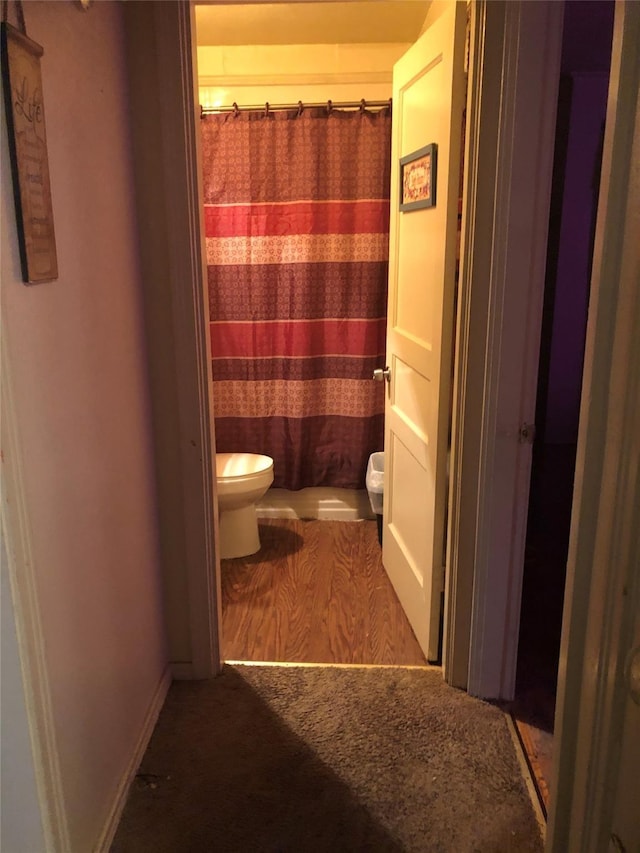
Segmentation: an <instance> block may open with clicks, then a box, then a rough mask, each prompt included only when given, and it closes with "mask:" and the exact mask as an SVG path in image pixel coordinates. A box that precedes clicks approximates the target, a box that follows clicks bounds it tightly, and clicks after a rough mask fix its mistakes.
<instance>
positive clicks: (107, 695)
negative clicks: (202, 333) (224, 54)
mask: <svg viewBox="0 0 640 853" xmlns="http://www.w3.org/2000/svg"><path fill="white" fill-rule="evenodd" d="M25 13H26V22H27V30H28V33H29V35H30V36H31V37H32V38H33V39H35V40H36V41H38V42H39V43H40V44H41V45H43V47H44V57H43V60H42V72H43V89H44V98H45V109H46V123H47V137H48V149H49V168H50V174H51V185H52V195H53V207H54V219H55V229H56V238H57V250H58V268H59V274H60V275H59V279H58V280H57V281H55V282H52V283H49V284H40V285H35V286H25V285H24V284H22V283H21V278H20V264H19V256H18V248H17V237H16V229H15V217H14V210H13V196H12V191H11V180H10V170H9V163H8V157H7V156H6V152H7V139H6V126H5V123H4V117H3V122H2V143H1V144H2V192H1V199H2V208H1V215H2V261H1V262H2V328H3V334H4V335H5V336H6V344H7V360H6V362H5V363H4V364H3V366H2V369H3V375H5V376H6V375H10V378H11V381H12V385H13V388H14V400H15V409H16V415H17V421H18V425H19V431H20V439H21V450H22V456H23V462H24V487H25V493H26V501H27V512H28V516H29V521H30V525H31V530H32V534H33V541H32V546H33V559H34V566H35V571H36V575H37V586H38V596H39V601H40V606H41V611H42V621H43V626H42V627H43V632H44V641H45V646H46V655H47V666H48V671H49V677H50V683H51V690H52V703H53V716H54V721H55V731H56V735H57V739H58V746H59V752H60V760H61V770H62V783H63V788H64V795H65V800H66V806H67V811H68V818H69V826H70V834H71V841H72V847H73V850H78V851H80V850H82V851H84V850H90V849H93V847H94V845H95V842H96V840H97V837H98V834H99V832H100V831H101V829H102V827H103V825H104V822H105V820H106V818H107V811H108V809H109V808H110V806H111V805H112V801H113V797H114V795H115V792H116V788H117V785H118V783H119V782H120V779H121V777H122V774H123V773H124V771H125V769H126V767H127V763H128V762H129V760H130V758H131V756H132V753H133V750H134V748H135V746H136V742H137V740H138V738H139V736H140V733H141V729H142V724H143V721H144V718H145V715H146V713H147V710H148V708H149V704H150V701H151V698H152V696H153V694H154V692H155V691H156V689H157V687H158V684H159V682H160V679H161V676H162V673H163V671H164V668H165V661H166V655H165V646H164V631H163V624H162V606H161V595H160V581H159V557H158V534H157V523H156V506H155V487H154V480H153V466H152V448H151V432H150V410H149V399H148V390H147V374H146V365H145V355H144V338H143V326H142V311H141V296H140V288H141V282H140V272H139V265H138V255H137V235H136V222H135V214H134V199H133V196H132V184H133V179H132V160H131V151H130V139H129V118H128V104H127V84H126V78H125V66H124V44H123V27H122V20H121V8H120V6H119V4H116V3H111V2H101V3H96V4H95V5H94V6H92V7H91V9H90V11H89V12H82V11H81V10H80V9H79V8H78V6H77V5H76V4H74V3H70V2H68V3H47V2H30V3H26V4H25Z"/></svg>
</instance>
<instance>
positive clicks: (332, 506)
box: [256, 487, 374, 521]
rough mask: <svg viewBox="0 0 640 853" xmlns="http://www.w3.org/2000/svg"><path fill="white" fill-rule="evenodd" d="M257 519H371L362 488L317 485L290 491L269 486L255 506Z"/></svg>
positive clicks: (367, 498)
mask: <svg viewBox="0 0 640 853" xmlns="http://www.w3.org/2000/svg"><path fill="white" fill-rule="evenodd" d="M256 512H257V515H258V518H319V519H324V520H333V521H360V520H361V519H363V518H374V515H373V513H372V511H371V506H370V504H369V495H368V494H367V492H366V490H365V489H336V488H330V487H317V488H309V489H300V490H299V491H297V492H291V491H288V490H287V489H269V491H268V492H267V494H266V495H265V496H264V498H263V499H262V500H261V501H259V502H258V504H257V505H256Z"/></svg>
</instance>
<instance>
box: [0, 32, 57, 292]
mask: <svg viewBox="0 0 640 853" xmlns="http://www.w3.org/2000/svg"><path fill="white" fill-rule="evenodd" d="M0 40H1V42H2V86H3V89H4V99H5V112H6V115H7V129H8V136H9V156H10V159H11V173H12V177H13V195H14V201H15V209H16V221H17V226H18V244H19V247H20V262H21V266H22V278H23V281H25V282H28V283H32V284H34V283H36V282H41V281H53V280H54V279H56V278H57V277H58V259H57V255H56V238H55V232H54V229H53V206H52V201H51V185H50V182H49V158H48V155H47V134H46V131H45V123H44V100H43V97H42V77H41V73H40V57H41V56H42V53H43V50H42V48H41V47H40V45H39V44H36V42H34V41H32V40H31V39H30V38H28V36H27V35H26V33H23V32H20V31H19V30H17V29H15V28H14V27H12V26H11V25H10V24H8V23H6V22H5V21H3V22H2V26H1V31H0Z"/></svg>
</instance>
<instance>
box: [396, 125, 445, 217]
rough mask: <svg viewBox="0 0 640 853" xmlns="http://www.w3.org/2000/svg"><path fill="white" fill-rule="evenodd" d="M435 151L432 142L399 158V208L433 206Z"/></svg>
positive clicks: (435, 167) (436, 150) (407, 209)
mask: <svg viewBox="0 0 640 853" xmlns="http://www.w3.org/2000/svg"><path fill="white" fill-rule="evenodd" d="M437 153H438V146H437V145H436V143H435V142H432V143H430V144H429V145H425V146H424V148H418V150H417V151H413V152H412V153H411V154H407V155H406V156H405V157H401V158H400V210H404V211H409V210H419V209H420V208H422V207H434V206H435V203H436V179H437Z"/></svg>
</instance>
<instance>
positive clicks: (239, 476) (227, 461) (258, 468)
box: [216, 453, 273, 481]
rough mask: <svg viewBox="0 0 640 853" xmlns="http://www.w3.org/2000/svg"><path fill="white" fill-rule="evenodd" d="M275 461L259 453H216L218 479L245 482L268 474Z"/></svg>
mask: <svg viewBox="0 0 640 853" xmlns="http://www.w3.org/2000/svg"><path fill="white" fill-rule="evenodd" d="M270 468H273V459H271V458H270V457H269V456H262V455H260V454H259V453H216V479H218V480H232V481H237V480H243V479H245V478H246V479H249V478H251V477H255V476H257V475H260V474H264V473H266V472H267V471H268V470H269V469H270Z"/></svg>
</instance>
